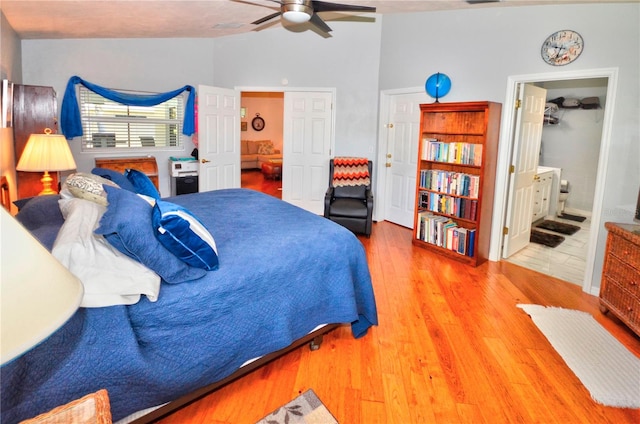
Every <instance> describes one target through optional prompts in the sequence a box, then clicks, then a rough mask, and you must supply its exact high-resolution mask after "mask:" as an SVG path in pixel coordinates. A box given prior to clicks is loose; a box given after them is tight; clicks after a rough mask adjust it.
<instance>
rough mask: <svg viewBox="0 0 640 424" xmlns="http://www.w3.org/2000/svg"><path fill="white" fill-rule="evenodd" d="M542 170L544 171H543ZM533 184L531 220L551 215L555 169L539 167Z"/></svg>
mask: <svg viewBox="0 0 640 424" xmlns="http://www.w3.org/2000/svg"><path fill="white" fill-rule="evenodd" d="M540 171H543V172H542V173H541V172H540ZM533 185H534V186H533V213H532V215H531V222H535V221H537V220H539V219H543V218H544V217H546V216H547V215H549V206H550V205H551V187H552V185H553V170H551V169H550V170H546V169H544V167H539V168H538V174H537V175H536V176H535V177H534V183H533Z"/></svg>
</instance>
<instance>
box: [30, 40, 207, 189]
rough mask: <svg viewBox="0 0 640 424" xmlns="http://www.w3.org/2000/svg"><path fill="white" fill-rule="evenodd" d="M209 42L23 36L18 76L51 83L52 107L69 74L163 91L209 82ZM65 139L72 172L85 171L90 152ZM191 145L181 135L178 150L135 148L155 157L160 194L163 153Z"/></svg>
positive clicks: (164, 184)
mask: <svg viewBox="0 0 640 424" xmlns="http://www.w3.org/2000/svg"><path fill="white" fill-rule="evenodd" d="M213 44H214V40H210V39H153V40H151V39H135V40H124V39H122V40H117V39H108V40H97V39H92V40H24V41H23V42H22V50H23V62H22V67H23V79H24V83H25V84H32V85H46V86H52V87H53V88H54V89H55V90H56V92H57V94H58V102H59V104H58V111H60V105H61V104H62V98H63V96H64V91H65V88H66V85H67V81H68V80H69V78H71V77H72V76H74V75H77V76H79V77H80V78H82V79H85V80H87V81H89V82H92V83H95V84H98V85H101V86H104V87H109V88H113V89H121V90H140V91H151V92H154V91H155V92H165V91H170V90H174V89H177V88H180V87H183V86H184V85H186V84H189V85H193V86H194V87H196V89H197V86H198V84H205V85H213V84H214V82H213V61H214V58H213ZM69 144H70V146H71V150H72V152H73V156H74V158H75V160H76V164H77V166H78V171H81V172H89V171H90V170H91V169H92V168H93V167H94V157H95V155H93V154H89V153H82V152H81V149H80V138H75V139H74V140H72V141H71V142H70V143H69ZM193 147H194V145H193V143H192V142H191V140H190V138H187V142H186V144H185V146H184V149H183V150H182V151H175V150H172V151H159V150H153V151H148V152H147V151H144V150H141V151H140V152H136V155H143V154H149V153H150V154H153V155H154V156H155V157H156V161H157V162H158V168H159V173H160V178H159V179H160V192H161V194H162V196H169V195H170V193H171V187H170V179H169V170H168V169H169V165H168V160H169V157H170V156H190V154H191V151H192V150H193ZM130 155H131V154H128V156H130ZM102 156H108V157H109V156H115V155H113V154H108V153H107V154H103V155H102ZM120 156H127V154H120Z"/></svg>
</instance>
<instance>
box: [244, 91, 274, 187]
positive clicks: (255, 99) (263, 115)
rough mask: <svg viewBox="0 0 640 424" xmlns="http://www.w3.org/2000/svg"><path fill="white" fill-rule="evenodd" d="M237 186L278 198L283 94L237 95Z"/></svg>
mask: <svg viewBox="0 0 640 424" xmlns="http://www.w3.org/2000/svg"><path fill="white" fill-rule="evenodd" d="M240 104H241V114H240V115H241V116H240V144H241V145H240V168H241V176H240V186H241V187H243V188H249V189H253V190H256V191H260V192H263V193H266V194H269V195H271V196H274V197H277V198H278V199H281V198H282V169H283V155H282V152H283V122H284V93H283V92H275V91H272V92H258V91H243V92H241V93H240Z"/></svg>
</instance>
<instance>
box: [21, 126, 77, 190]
mask: <svg viewBox="0 0 640 424" xmlns="http://www.w3.org/2000/svg"><path fill="white" fill-rule="evenodd" d="M16 169H17V170H18V171H27V172H44V175H43V177H42V179H41V180H40V181H41V182H42V186H43V188H44V189H43V190H42V191H41V192H40V193H39V195H43V194H56V191H54V190H53V189H52V188H51V182H52V181H53V178H51V176H50V175H49V171H69V170H71V169H76V162H75V161H74V160H73V155H72V154H71V149H69V143H67V139H66V138H65V137H64V136H63V135H62V134H52V133H51V130H50V129H49V128H46V129H45V130H44V134H31V135H30V136H29V141H27V145H26V146H25V148H24V151H23V152H22V156H20V161H19V162H18V166H16Z"/></svg>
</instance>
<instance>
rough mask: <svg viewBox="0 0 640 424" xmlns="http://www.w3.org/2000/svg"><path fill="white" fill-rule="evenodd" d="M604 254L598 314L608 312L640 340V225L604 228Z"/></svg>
mask: <svg viewBox="0 0 640 424" xmlns="http://www.w3.org/2000/svg"><path fill="white" fill-rule="evenodd" d="M604 226H605V228H606V229H607V230H608V231H609V235H608V236H607V248H606V251H605V258H604V267H603V269H602V281H601V282H600V310H601V311H602V312H603V313H607V312H609V311H611V313H612V314H614V315H615V316H617V317H618V318H620V320H621V321H622V322H624V323H625V324H627V325H628V326H629V328H631V330H633V331H634V332H635V333H636V334H637V335H639V336H640V225H633V224H616V223H613V222H607V223H605V224H604Z"/></svg>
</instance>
